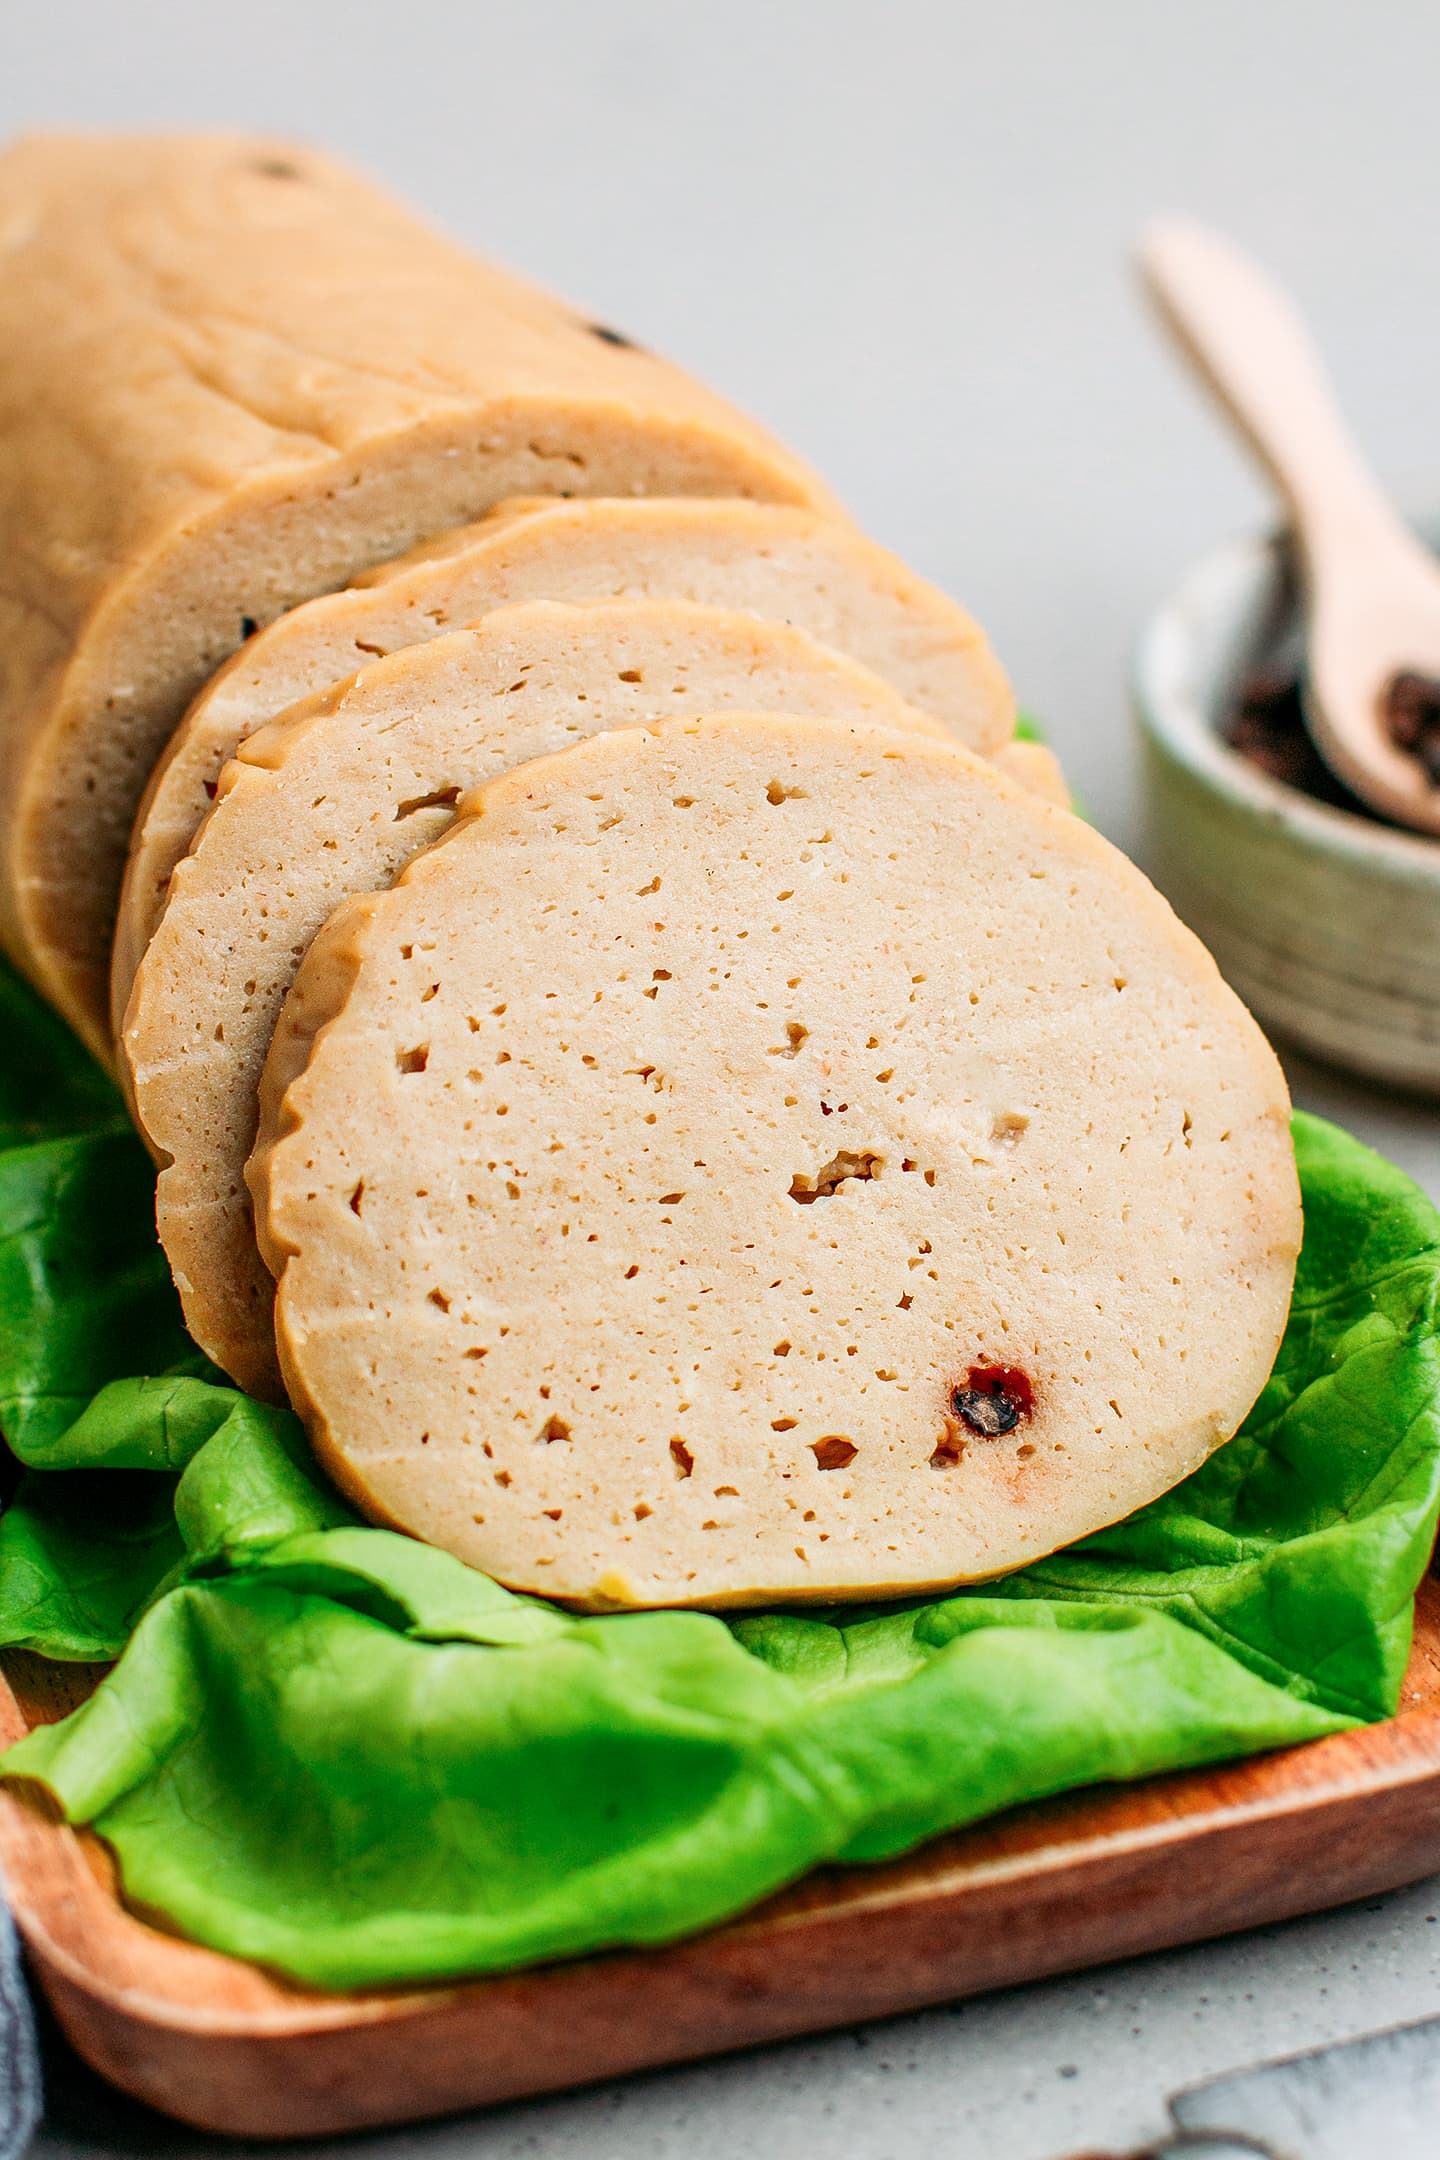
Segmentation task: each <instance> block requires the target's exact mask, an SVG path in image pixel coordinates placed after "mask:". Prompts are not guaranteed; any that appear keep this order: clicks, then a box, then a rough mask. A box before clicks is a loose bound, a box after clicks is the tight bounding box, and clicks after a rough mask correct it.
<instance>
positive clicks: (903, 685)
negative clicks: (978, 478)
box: [112, 498, 1014, 1029]
mask: <svg viewBox="0 0 1440 2160" xmlns="http://www.w3.org/2000/svg"><path fill="white" fill-rule="evenodd" d="M627 597H634V598H640V599H654V600H697V601H700V602H702V603H703V604H704V605H706V606H709V607H727V608H743V609H745V610H746V611H747V612H749V613H752V614H756V615H763V616H769V617H772V618H776V619H778V620H780V621H783V622H793V623H798V624H799V626H800V627H801V629H803V630H809V631H812V632H813V633H814V635H815V636H816V637H819V638H822V639H824V641H825V642H826V643H827V644H830V645H834V646H836V647H837V648H838V649H839V650H840V651H842V652H847V653H849V654H851V655H852V656H853V657H854V658H855V659H857V660H860V661H862V662H863V663H864V664H865V666H867V667H870V668H873V669H874V670H875V671H876V673H877V674H879V675H883V676H884V677H885V679H886V680H887V681H888V682H891V683H893V684H894V686H895V688H896V689H897V690H899V691H900V692H901V694H902V696H904V697H906V698H908V699H910V701H911V702H912V703H913V704H915V705H918V706H920V707H921V708H922V710H924V711H926V712H932V713H934V714H935V715H936V717H937V718H938V719H941V720H943V721H944V722H945V723H946V725H947V726H948V727H949V728H950V729H951V730H952V731H953V733H954V734H955V735H956V736H957V737H958V739H959V740H960V741H961V742H964V743H967V744H969V746H970V747H971V748H972V749H974V750H981V751H986V752H989V751H993V750H996V749H998V748H1000V747H1001V746H1002V745H1003V744H1004V743H1005V742H1006V741H1007V740H1008V738H1009V736H1010V734H1011V731H1012V728H1013V725H1014V701H1013V699H1012V697H1011V695H1010V688H1009V685H1008V683H1007V682H1006V680H1005V676H1004V674H1003V672H1002V670H1001V668H1000V666H999V664H998V662H997V661H996V660H995V658H994V656H993V654H992V653H991V651H990V648H989V645H988V644H987V642H986V639H985V635H984V633H983V631H982V630H981V629H980V628H979V626H978V624H976V623H975V622H973V621H972V620H971V618H970V617H969V616H968V615H967V614H966V613H965V612H964V610H963V609H962V608H959V607H957V606H956V605H955V603H954V601H953V600H950V599H948V598H947V597H946V596H945V594H943V593H941V592H938V591H937V590H936V588H935V587H934V586H933V585H927V584H925V583H924V582H923V581H922V580H921V579H919V578H917V577H915V576H913V575H912V574H911V572H910V571H908V570H907V569H905V567H904V565H903V564H901V563H899V562H897V561H896V559H895V557H894V556H893V555H887V554H886V552H885V551H884V549H883V548H879V547H876V546H875V544H874V543H873V541H870V540H866V539H865V538H863V537H862V535H861V534H859V533H858V532H856V531H854V529H853V528H852V527H849V526H845V525H840V524H838V523H836V522H834V521H833V520H828V519H824V518H821V517H819V516H817V515H816V514H815V513H814V512H813V511H805V510H796V509H784V508H777V507H775V506H773V505H766V504H759V503H748V502H741V501H736V500H730V501H711V502H705V501H686V500H684V499H683V498H675V499H671V500H668V501H665V500H650V501H638V502H637V501H616V500H613V499H612V500H608V501H607V500H599V501H594V500H592V501H576V502H559V501H555V500H551V501H545V500H542V499H536V500H532V501H528V502H525V501H522V502H519V503H513V504H506V505H504V506H502V508H501V509H500V510H498V511H496V512H494V513H492V515H491V516H490V517H488V518H485V519H483V520H481V522H480V523H478V524H476V525H473V526H470V527H467V528H466V529H465V530H464V531H462V532H458V533H453V534H448V535H446V536H445V538H444V539H443V540H442V541H441V542H439V543H438V544H437V545H428V546H422V547H420V548H417V549H416V550H414V552H413V553H412V554H410V555H409V556H406V557H404V558H403V559H402V560H401V561H399V562H397V563H393V564H388V565H386V566H385V567H384V568H383V569H382V570H379V571H374V572H370V573H368V574H367V575H366V576H365V577H362V578H360V579H358V580H357V581H356V584H355V585H354V586H352V587H351V588H349V589H348V590H346V591H344V592H339V593H329V594H326V595H325V596H324V597H322V598H320V599H316V600H312V601H310V602H309V603H308V604H307V605H306V606H304V607H300V608H296V609H294V610H293V611H292V612H291V613H290V614H288V615H283V616H282V617H281V618H280V620H279V621H278V622H274V623H271V624H270V626H269V627H268V628H267V629H265V630H262V631H261V632H260V633H259V635H258V636H256V637H253V638H251V639H250V640H249V642H248V643H247V644H246V645H245V646H243V647H242V648H241V650H240V651H239V652H238V653H236V655H235V656H234V658H233V659H232V660H231V661H230V662H229V663H228V664H227V665H226V666H225V667H224V668H222V669H221V670H220V672H219V674H218V675H217V676H216V677H215V679H214V681H213V682H211V683H209V684H207V685H206V687H205V689H204V690H202V691H201V693H200V695H199V697H198V698H197V699H196V700H195V702H194V704H193V705H192V706H191V708H190V710H189V712H188V713H187V714H186V716H185V718H184V720H183V722H182V723H181V725H180V727H179V728H178V729H177V731H176V733H175V735H174V737H173V739H172V741H171V743H170V746H169V748H168V750H167V751H166V753H165V755H164V757H163V759H162V760H161V763H160V764H159V765H158V766H157V768H156V770H155V774H154V777H153V778H152V780H151V783H150V786H149V788H148V790H147V792H146V796H145V799H144V801H143V802H142V804H141V807H140V813H139V816H138V817H137V819H136V822H135V834H134V839H133V841H132V844H131V853H130V862H129V866H128V868H127V871H126V876H125V885H124V889H123V892H122V894H121V900H120V914H119V920H118V923H117V926H116V934H115V958H114V970H113V979H112V989H113V1010H114V1018H115V1024H116V1027H117V1029H118V1027H119V1024H120V1020H121V1018H122V1016H123V1014H124V1011H125V1003H126V1000H127V998H128V997H129V995H130V985H131V983H132V982H133V980H134V977H135V969H136V968H137V966H138V965H139V962H140V955H141V953H142V952H143V951H144V950H145V944H146V941H147V939H148V938H149V936H150V933H151V931H152V930H153V929H154V927H155V923H156V921H157V919H158V917H159V913H160V909H161V907H162V906H163V905H164V900H165V892H166V888H167V886H168V884H169V880H170V873H171V871H172V870H173V869H174V867H175V865H176V863H177V862H178V861H179V859H180V857H181V856H182V855H183V854H184V853H185V852H186V850H187V849H188V848H189V846H190V842H191V840H192V839H193V838H194V835H195V830H196V828H197V826H198V825H199V823H200V820H201V818H202V817H203V816H204V815H205V812H206V811H207V809H208V808H209V806H210V803H211V801H212V800H213V799H214V794H215V783H216V781H217V780H218V778H219V775H220V768H221V766H222V765H223V764H224V762H225V760H226V758H227V757H230V756H232V755H233V753H234V750H235V746H236V744H237V743H239V742H241V741H243V739H244V738H245V736H247V735H248V734H250V733H251V732H252V730H254V729H255V728H257V727H259V726H261V725H262V724H263V723H264V722H265V721H266V720H269V719H272V718H273V717H274V715H275V714H276V713H277V712H280V711H282V710H283V708H284V707H285V706H287V705H291V704H293V703H294V702H295V701H296V700H297V699H298V698H302V697H309V696H311V695H312V694H313V693H314V692H316V691H318V690H325V689H328V688H329V686H330V685H331V684H332V683H335V682H339V681H340V680H341V679H342V678H343V677H345V676H347V675H352V674H354V672H355V670H356V669H357V668H360V667H363V666H364V665H365V664H366V661H367V660H369V659H373V658H375V657H376V656H377V655H379V654H383V653H390V652H396V651H398V650H400V648H401V647H403V646H406V645H418V644H420V643H422V642H424V641H425V640H428V639H430V638H434V637H439V636H441V635H442V634H443V633H444V632H445V631H447V630H458V629H461V628H463V627H464V626H465V625H466V624H469V623H473V622H475V621H476V620H477V618H478V617H480V616H482V615H484V614H486V613H487V612H488V611H489V610H490V609H491V608H495V607H501V606H504V605H505V604H506V603H507V602H514V601H521V600H565V601H589V600H609V599H619V598H627Z"/></svg>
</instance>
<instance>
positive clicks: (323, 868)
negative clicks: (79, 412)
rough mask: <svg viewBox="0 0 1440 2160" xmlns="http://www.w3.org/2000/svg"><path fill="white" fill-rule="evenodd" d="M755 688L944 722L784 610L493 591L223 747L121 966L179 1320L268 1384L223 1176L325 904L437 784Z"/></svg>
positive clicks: (268, 1334) (918, 722)
mask: <svg viewBox="0 0 1440 2160" xmlns="http://www.w3.org/2000/svg"><path fill="white" fill-rule="evenodd" d="M756 704H763V705H769V706H777V707H778V706H783V707H785V708H786V709H789V710H794V711H796V712H801V713H817V712H819V713H833V714H835V715H836V716H837V717H839V718H841V719H850V720H863V719H869V720H878V721H881V722H883V723H885V724H886V725H889V726H894V727H910V728H913V729H917V730H929V731H930V732H932V733H933V734H937V735H939V734H943V730H942V729H941V727H940V723H939V722H938V721H935V720H931V719H929V718H928V717H927V716H925V715H922V714H920V713H918V712H916V711H914V710H913V709H912V708H911V707H910V706H908V705H906V703H905V702H904V700H903V699H902V698H901V697H900V696H899V694H898V693H897V692H896V691H894V690H892V689H890V687H889V686H888V684H886V683H884V682H882V681H881V680H880V678H879V677H878V676H876V675H872V674H870V673H869V672H868V671H867V670H866V669H864V668H862V667H860V666H858V665H857V664H856V663H855V662H853V661H850V660H846V659H845V658H843V657H842V656H841V655H840V654H839V653H835V652H832V651H831V650H830V649H829V647H827V646H824V645H820V644H818V643H817V642H816V641H815V640H814V639H813V638H810V637H808V636H807V635H806V634H805V632H804V631H801V630H795V629H790V628H788V627H787V626H786V625H784V624H782V623H772V622H762V621H760V620H758V619H757V618H755V617H753V616H749V615H736V614H726V613H723V612H719V611H716V610H712V609H706V608H699V607H692V606H687V605H684V604H682V603H679V602H674V601H668V602H667V601H618V602H610V603H607V604H604V605H599V606H595V607H562V606H558V605H554V604H550V603H547V602H538V601H537V602H534V603H532V604H530V605H527V606H524V607H516V608H503V609H498V610H496V612H495V613H494V614H492V615H488V616H487V617H485V619H484V621H483V623H482V624H481V625H479V626H478V627H477V628H476V629H474V630H462V631H455V632H452V633H451V635H450V636H448V637H444V638H439V639H437V640H436V641H435V642H434V643H433V644H430V645H420V646H415V647H413V648H412V649H411V650H409V651H406V652H401V653H396V654H394V655H392V656H391V657H390V658H388V659H384V660H378V661H376V663H375V664H374V666H373V667H370V668H367V669H365V670H364V672H363V673H361V674H359V675H356V676H355V677H354V678H353V679H352V680H351V681H350V682H349V683H346V684H342V685H341V686H339V687H338V688H336V689H332V690H330V691H328V692H327V693H326V694H325V695H324V696H322V697H318V698H314V699H311V700H309V701H308V702H305V703H302V704H300V705H297V706H294V707H292V708H291V709H290V711H289V712H287V713H286V714H284V715H283V716H282V717H281V718H280V719H279V720H277V721H275V722H273V723H272V724H271V725H270V726H268V727H265V728H262V729H260V730H259V732H258V733H256V734H255V735H252V736H251V737H250V738H249V740H248V741H247V742H246V743H245V744H244V745H243V746H242V748H241V750H240V752H239V755H238V757H237V758H236V759H235V760H234V761H233V762H232V763H231V764H230V765H228V766H227V767H226V768H225V771H224V773H223V774H222V776H221V780H220V784H219V792H218V794H217V797H216V801H215V805H214V808H213V809H212V811H211V812H210V815H209V817H208V818H207V820H206V822H205V824H204V825H203V827H202V828H201V831H200V833H199V835H198V836H197V840H196V845H195V848H194V850H193V852H192V853H191V854H190V855H189V856H188V857H187V858H186V860H185V861H184V862H182V863H181V864H179V866H178V867H177V869H176V871H175V875H174V878H173V880H172V882H171V889H170V898H169V900H168V902H167V904H166V907H165V911H164V914H163V916H162V917H161V920H160V924H159V927H158V929H157V930H156V932H155V934H154V936H153V937H152V939H151V941H150V944H149V946H148V948H147V950H146V953H145V957H144V959H143V961H142V962H141V965H140V967H139V969H138V971H137V973H136V977H135V984H134V988H133V990H132V992H131V996H130V1002H129V1009H128V1012H127V1015H126V1018H125V1023H124V1027H123V1031H122V1034H121V1052H122V1067H123V1071H124V1073H125V1076H126V1080H127V1085H128V1089H129V1093H130V1099H131V1103H132V1107H133V1109H134V1112H135V1116H136V1119H137V1121H138V1123H139V1125H140V1128H141V1130H142V1132H143V1133H144V1134H145V1136H146V1139H147V1140H148V1141H149V1143H150V1146H151V1147H152V1149H153V1150H154V1152H155V1154H156V1155H157V1157H158V1158H159V1160H160V1161H161V1163H162V1164H163V1165H164V1167H163V1168H162V1170H161V1173H160V1183H159V1191H158V1200H157V1215H158V1220H159V1226H160V1237H161V1241H162V1243H163V1244H164V1246H165V1250H166V1253H167V1254H168V1256H169V1259H170V1264H171V1267H172V1269H173V1270H174V1274H175V1279H176V1282H177V1284H178V1286H179V1289H180V1295H181V1300H182V1302H183V1304H184V1307H185V1317H186V1320H187V1322H188V1324H189V1327H190V1332H191V1333H192V1335H193V1336H194V1337H195V1340H196V1341H197V1342H198V1343H199V1344H200V1346H201V1348H202V1349H203V1350H205V1351H207V1352H208V1353H209V1355H210V1356H211V1357H212V1358H213V1359H214V1360H215V1362H216V1363H217V1364H218V1365H221V1366H223V1367H224V1369H225V1370H226V1371H227V1372H228V1373H230V1374H231V1375H232V1377H233V1378H234V1379H236V1380H238V1381H239V1383H240V1384H241V1386H242V1387H245V1388H248V1389H250V1390H251V1391H252V1393H256V1394H262V1395H271V1396H278V1395H279V1394H280V1392H281V1390H280V1377H279V1370H278V1367H277V1366H276V1363H275V1347H274V1333H273V1327H272V1323H271V1307H272V1304H273V1302H274V1284H273V1283H272V1282H271V1280H270V1277H269V1275H268V1274H267V1272H266V1269H265V1267H264V1264H263V1262H262V1261H261V1259H260V1256H259V1254H258V1253H257V1251H256V1250H255V1240H254V1235H253V1230H252V1226H251V1220H250V1209H249V1200H248V1196H247V1194H246V1191H245V1177H244V1170H245V1158H246V1156H247V1155H248V1154H249V1152H250V1147H251V1143H252V1142H253V1140H254V1137H255V1089H256V1085H257V1083H258V1081H259V1077H260V1070H261V1067H262V1065H263V1063H264V1059H265V1052H266V1050H267V1048H268V1047H269V1042H270V1035H271V1030H272V1029H273V1027H274V1025H275V1019H276V1015H277V1014H278V1012H279V1010H280V1003H281V1000H282V998H283V997H284V994H285V991H286V989H287V988H288V987H289V984H290V981H291V979H292V977H293V975H294V972H295V968H296V964H297V962H298V961H299V959H300V957H301V955H302V954H303V952H304V951H305V948H306V946H307V945H308V944H309V942H310V940H311V938H312V937H313V936H314V935H315V932H316V931H317V930H318V929H319V928H320V926H321V924H322V923H323V922H324V920H325V918H326V916H327V915H328V914H329V913H330V911H331V909H332V908H334V907H335V906H336V904H337V903H338V902H339V901H340V900H342V899H344V898H345V897H346V896H347V895H348V894H350V893H353V892H370V891H372V890H373V889H374V888H375V887H376V886H379V885H388V884H389V883H390V881H391V880H392V879H393V878H394V877H395V875H396V873H397V872H398V871H399V870H400V869H401V867H402V866H403V865H404V864H405V863H406V862H408V861H409V859H410V857H411V856H412V855H413V854H415V853H416V852H417V850H418V849H420V848H422V847H424V846H425V845H426V844H427V843H428V842H429V841H431V840H433V839H434V838H435V837H436V835H437V833H439V832H440V831H441V830H442V829H443V828H444V827H445V826H446V825H447V824H448V823H449V822H450V819H451V817H452V816H453V812H454V804H455V800H456V797H457V796H458V795H459V794H460V793H461V791H462V790H463V789H465V788H467V787H470V786H472V785H474V784H475V783H476V782H478V781H480V780H484V779H488V778H489V777H491V776H492V775H493V774H495V773H497V772H503V771H504V770H505V769H506V768H507V767H509V766H511V765H518V764H523V763H524V762H525V760H526V759H528V758H533V757H537V756H540V755H542V754H543V753H545V752H546V751H551V750H558V749H562V748H563V747H564V746H565V745H566V744H567V743H571V742H575V741H578V740H579V739H580V738H581V737H583V736H586V735H593V734H595V733H597V732H598V731H599V730H601V729H603V728H612V727H629V726H634V725H635V723H636V722H642V723H646V722H657V721H659V720H661V719H665V718H669V717H670V715H672V714H673V713H675V712H677V711H682V710H696V711H703V710H705V709H706V708H707V707H711V706H718V707H721V708H724V707H730V708H734V707H738V706H753V705H756Z"/></svg>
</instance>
